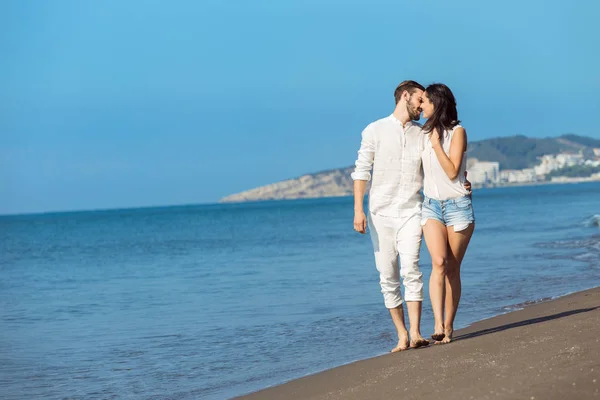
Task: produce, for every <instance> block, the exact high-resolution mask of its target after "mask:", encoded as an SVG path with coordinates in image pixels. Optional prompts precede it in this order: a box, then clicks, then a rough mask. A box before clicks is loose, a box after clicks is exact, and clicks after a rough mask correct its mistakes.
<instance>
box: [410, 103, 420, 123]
mask: <svg viewBox="0 0 600 400" xmlns="http://www.w3.org/2000/svg"><path fill="white" fill-rule="evenodd" d="M406 111H407V112H408V116H409V117H410V120H411V121H418V120H420V119H421V110H420V109H419V107H414V108H413V107H412V106H411V105H410V103H406Z"/></svg>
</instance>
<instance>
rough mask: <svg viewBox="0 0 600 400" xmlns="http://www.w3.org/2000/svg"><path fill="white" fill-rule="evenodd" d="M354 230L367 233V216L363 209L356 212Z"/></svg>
mask: <svg viewBox="0 0 600 400" xmlns="http://www.w3.org/2000/svg"><path fill="white" fill-rule="evenodd" d="M354 230H355V231H356V232H358V233H367V216H366V215H365V212H364V211H362V210H359V211H355V212H354Z"/></svg>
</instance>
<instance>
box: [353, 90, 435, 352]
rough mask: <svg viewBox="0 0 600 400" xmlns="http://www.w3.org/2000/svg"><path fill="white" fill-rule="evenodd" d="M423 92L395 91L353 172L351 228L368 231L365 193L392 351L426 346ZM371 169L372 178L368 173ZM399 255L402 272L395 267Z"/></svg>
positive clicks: (366, 138)
mask: <svg viewBox="0 0 600 400" xmlns="http://www.w3.org/2000/svg"><path fill="white" fill-rule="evenodd" d="M424 90H425V88H424V87H423V86H421V85H420V84H418V83H417V82H414V81H404V82H402V83H400V85H398V87H397V88H396V91H395V92H394V97H395V100H396V108H395V109H394V112H393V113H392V115H390V116H389V117H386V118H383V119H380V120H378V121H375V122H373V123H371V124H369V126H367V127H366V128H365V130H364V131H363V132H362V141H361V146H360V150H359V151H358V159H357V160H356V169H355V171H354V172H353V173H352V179H353V180H354V230H356V231H357V232H360V233H363V234H364V233H366V230H367V229H366V228H367V217H366V215H365V212H364V206H363V199H364V195H365V189H366V185H367V182H368V181H369V180H371V190H370V192H369V218H368V224H369V230H370V232H371V239H372V242H373V248H374V251H375V264H376V266H377V270H378V271H379V277H380V285H381V292H382V293H383V298H384V302H385V306H386V307H387V308H388V309H389V311H390V314H391V317H392V321H393V322H394V325H395V327H396V331H397V332H398V344H397V345H396V347H394V348H393V349H392V352H397V351H402V350H406V349H408V348H409V346H410V347H421V346H427V345H428V344H429V342H428V341H427V340H425V339H423V337H422V336H421V332H420V324H421V309H422V302H423V279H422V273H421V271H420V270H419V265H418V262H419V251H420V248H421V224H420V219H421V205H422V197H421V194H420V191H421V188H422V186H423V173H422V169H421V152H422V149H423V140H424V137H425V135H424V134H423V131H422V129H421V125H419V124H418V123H416V122H414V121H418V120H419V118H420V116H421V108H420V107H421V101H422V100H421V97H422V94H423V91H424ZM371 170H372V175H371ZM398 256H399V257H400V268H398ZM400 276H402V281H403V284H404V288H405V291H404V299H405V300H406V303H407V308H408V316H409V320H410V341H409V336H408V332H407V330H406V327H405V325H404V311H403V306H402V303H403V299H402V296H401V294H400Z"/></svg>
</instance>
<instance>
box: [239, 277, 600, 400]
mask: <svg viewBox="0 0 600 400" xmlns="http://www.w3.org/2000/svg"><path fill="white" fill-rule="evenodd" d="M459 312H460V309H459ZM382 323H383V322H382ZM240 398H244V399H328V400H334V399H345V400H346V399H347V400H349V399H365V400H366V399H403V400H409V399H439V400H451V399H457V400H465V399H527V400H530V399H569V400H579V399H600V288H595V289H590V290H586V291H583V292H578V293H574V294H571V295H568V296H565V297H561V298H559V299H555V300H551V301H547V302H543V303H538V304H533V305H530V306H527V307H526V308H524V309H522V310H518V311H514V312H511V313H508V314H504V315H500V316H497V317H494V318H491V319H488V320H484V321H480V322H477V323H475V324H473V325H471V326H470V327H468V328H465V329H461V330H458V331H457V332H456V333H455V341H454V342H452V343H451V344H448V345H435V346H434V345H431V346H429V347H426V348H420V349H416V350H408V351H405V352H401V353H395V354H386V355H383V356H380V357H375V358H371V359H367V360H362V361H357V362H354V363H352V364H348V365H344V366H341V367H337V368H333V369H330V370H327V371H324V372H320V373H318V374H315V375H311V376H307V377H304V378H300V379H296V380H293V381H290V382H288V383H285V384H282V385H280V386H276V387H272V388H268V389H264V390H261V391H259V392H255V393H252V394H250V395H246V396H243V397H240Z"/></svg>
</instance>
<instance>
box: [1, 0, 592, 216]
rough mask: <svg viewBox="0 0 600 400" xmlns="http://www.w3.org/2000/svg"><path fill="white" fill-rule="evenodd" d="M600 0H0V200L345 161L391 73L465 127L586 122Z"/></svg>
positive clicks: (93, 202) (135, 195)
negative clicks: (438, 91)
mask: <svg viewBox="0 0 600 400" xmlns="http://www.w3.org/2000/svg"><path fill="white" fill-rule="evenodd" d="M598 15H600V2H597V1H592V0H589V1H577V0H571V1H568V0H564V1H553V0H528V1H523V0H521V1H501V2H500V1H494V2H487V1H481V0H479V1H447V0H438V1H433V0H431V1H426V0H421V1H412V2H404V1H398V0H395V1H368V2H367V1H363V2H357V1H353V0H345V1H341V0H339V1H338V0H330V1H328V0H303V1H283V0H270V1H267V0H254V1H239V0H238V1H235V0H233V1H232V0H230V1H223V0H202V1H191V0H190V1H176V0H172V1H162V0H160V1H159V0H155V1H154V0H143V1H142V0H138V1H133V0H129V1H124V0H103V1H87V0H85V1H82V0H71V1H67V0H60V1H51V0H46V1H42V0H36V1H34V0H12V1H11V0H6V1H2V2H0V54H1V55H2V61H1V62H0V185H1V187H2V189H3V190H2V195H1V196H0V214H8V213H22V212H43V211H55V210H79V209H98V208H113V207H136V206H146V205H170V204H195V203H210V202H216V201H218V199H219V198H221V197H223V196H225V195H228V194H231V193H235V192H239V191H242V190H246V189H251V188H253V187H256V186H259V185H264V184H268V183H272V182H275V181H279V180H284V179H287V178H292V177H296V176H299V175H302V174H304V173H309V172H316V171H319V170H323V169H328V168H336V167H342V166H347V165H350V164H351V163H353V162H354V158H355V156H356V151H357V150H358V146H359V142H360V132H361V131H362V129H363V128H364V126H365V125H366V124H368V123H369V122H370V121H372V120H375V119H378V118H380V117H383V116H386V115H388V114H389V113H390V112H391V111H392V109H393V105H394V101H393V91H394V88H395V87H396V85H397V84H398V83H399V82H400V81H402V80H404V79H415V80H418V81H420V82H421V83H423V84H428V83H432V82H443V83H446V84H447V85H448V86H450V88H451V89H453V91H454V93H455V95H456V97H457V99H458V103H459V117H460V119H461V120H462V121H463V125H464V126H465V127H466V128H467V132H468V134H469V139H470V140H478V139H484V138H489V137H497V136H508V135H514V134H525V135H528V136H535V137H545V136H557V135H560V134H563V133H567V132H570V133H577V134H581V135H587V136H591V137H595V138H600V131H599V130H598V129H599V128H598V126H599V125H598V123H597V122H596V121H595V118H597V117H598V115H600V100H599V96H600V95H599V93H600V73H599V71H600V51H599V50H598V49H599V48H600V25H599V24H598V19H597V16H598Z"/></svg>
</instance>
